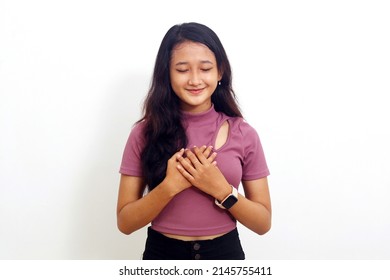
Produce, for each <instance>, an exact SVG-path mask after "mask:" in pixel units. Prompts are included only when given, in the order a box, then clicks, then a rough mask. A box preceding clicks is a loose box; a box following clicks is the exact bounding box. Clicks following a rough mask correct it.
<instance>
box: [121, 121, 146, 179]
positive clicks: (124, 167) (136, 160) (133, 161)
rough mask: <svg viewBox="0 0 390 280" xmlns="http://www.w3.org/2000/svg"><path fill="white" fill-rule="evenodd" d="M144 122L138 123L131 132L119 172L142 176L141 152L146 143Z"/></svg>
mask: <svg viewBox="0 0 390 280" xmlns="http://www.w3.org/2000/svg"><path fill="white" fill-rule="evenodd" d="M142 127H143V125H142V123H138V124H136V125H135V126H134V127H133V129H132V130H131V132H130V135H129V138H128V139H127V143H126V146H125V149H124V151H123V156H122V163H121V166H120V169H119V173H121V174H123V175H128V176H142V166H141V153H142V149H143V145H144V143H145V141H144V138H143V134H142Z"/></svg>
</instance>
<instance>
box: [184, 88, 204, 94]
mask: <svg viewBox="0 0 390 280" xmlns="http://www.w3.org/2000/svg"><path fill="white" fill-rule="evenodd" d="M187 90H188V91H189V92H190V93H191V94H200V93H202V91H203V90H204V88H194V89H187Z"/></svg>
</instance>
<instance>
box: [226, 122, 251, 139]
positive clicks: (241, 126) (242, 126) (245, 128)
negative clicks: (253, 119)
mask: <svg viewBox="0 0 390 280" xmlns="http://www.w3.org/2000/svg"><path fill="white" fill-rule="evenodd" d="M228 120H229V123H230V125H231V130H232V131H233V132H236V133H238V134H240V135H241V136H242V137H244V138H246V137H249V136H257V131H256V129H255V128H253V127H252V126H251V125H250V124H249V123H248V122H247V121H246V120H245V119H243V118H241V117H228Z"/></svg>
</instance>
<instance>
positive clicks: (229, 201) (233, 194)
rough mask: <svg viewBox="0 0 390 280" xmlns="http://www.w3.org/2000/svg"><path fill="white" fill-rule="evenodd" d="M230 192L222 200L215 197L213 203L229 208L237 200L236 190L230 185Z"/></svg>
mask: <svg viewBox="0 0 390 280" xmlns="http://www.w3.org/2000/svg"><path fill="white" fill-rule="evenodd" d="M230 187H231V192H230V193H229V194H228V195H227V196H226V197H225V198H223V199H222V200H218V199H215V204H216V205H217V206H218V207H220V208H222V209H230V208H231V207H233V205H235V204H236V203H237V201H238V190H237V189H236V188H235V187H233V186H232V185H230Z"/></svg>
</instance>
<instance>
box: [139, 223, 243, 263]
mask: <svg viewBox="0 0 390 280" xmlns="http://www.w3.org/2000/svg"><path fill="white" fill-rule="evenodd" d="M143 259H144V260H244V259H245V254H244V251H243V250H242V247H241V242H240V239H239V236H238V231H237V229H234V230H232V231H231V232H228V233H226V234H225V235H222V236H220V237H217V238H215V239H212V240H199V241H182V240H178V239H173V238H169V237H166V236H165V235H163V234H161V233H159V232H158V231H155V230H153V229H152V228H151V227H149V228H148V237H147V239H146V244H145V252H144V254H143Z"/></svg>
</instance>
